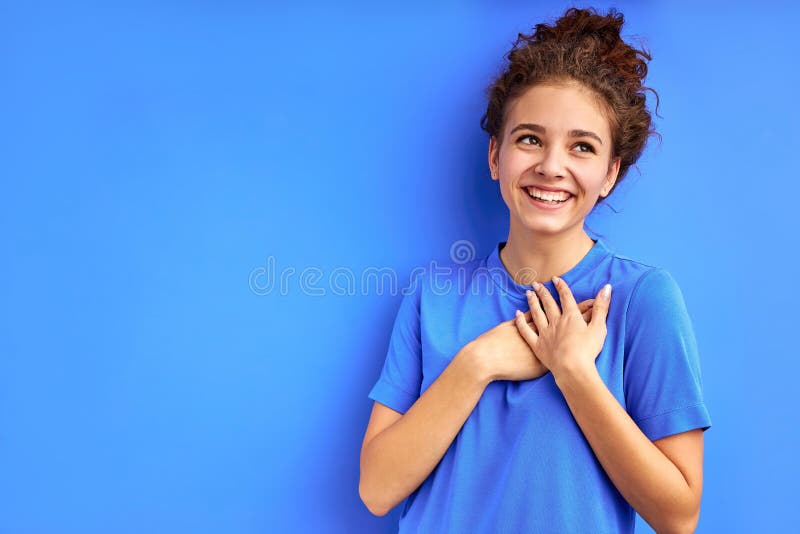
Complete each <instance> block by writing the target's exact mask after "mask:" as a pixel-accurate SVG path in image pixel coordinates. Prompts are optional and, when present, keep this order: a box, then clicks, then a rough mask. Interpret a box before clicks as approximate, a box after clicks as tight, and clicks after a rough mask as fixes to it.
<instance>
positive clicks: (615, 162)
mask: <svg viewBox="0 0 800 534" xmlns="http://www.w3.org/2000/svg"><path fill="white" fill-rule="evenodd" d="M621 162H622V158H621V157H620V156H617V157H615V158H613V159H612V160H611V164H610V165H609V166H608V174H607V175H606V178H605V183H603V188H602V189H601V190H600V196H601V197H602V198H605V197H607V196H608V193H609V192H611V188H612V187H614V184H615V183H616V182H617V175H618V174H619V166H620V163H621Z"/></svg>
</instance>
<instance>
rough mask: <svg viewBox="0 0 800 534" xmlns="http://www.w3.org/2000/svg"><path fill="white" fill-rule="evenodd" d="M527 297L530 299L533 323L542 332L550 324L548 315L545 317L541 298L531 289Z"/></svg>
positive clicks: (529, 304)
mask: <svg viewBox="0 0 800 534" xmlns="http://www.w3.org/2000/svg"><path fill="white" fill-rule="evenodd" d="M525 295H527V297H528V306H530V309H531V320H532V321H533V324H535V325H536V328H537V329H538V331H539V332H541V331H542V329H543V328H546V327H547V325H548V324H549V322H548V320H547V315H545V312H544V310H543V309H542V304H541V303H540V302H539V297H538V296H537V295H536V293H535V292H533V291H531V290H530V289H529V290H527V291H525Z"/></svg>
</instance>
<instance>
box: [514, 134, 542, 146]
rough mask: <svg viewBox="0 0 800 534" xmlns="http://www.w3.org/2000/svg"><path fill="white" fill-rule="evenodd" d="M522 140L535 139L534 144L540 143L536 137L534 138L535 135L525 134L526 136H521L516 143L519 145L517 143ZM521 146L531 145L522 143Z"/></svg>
mask: <svg viewBox="0 0 800 534" xmlns="http://www.w3.org/2000/svg"><path fill="white" fill-rule="evenodd" d="M523 139H536V142H537V143H541V141H540V140H539V138H538V137H536V136H535V135H530V134H526V135H523V136H521V137H518V138H517V142H518V143H519V142H520V141H522V140H523ZM523 144H524V145H530V144H531V143H523Z"/></svg>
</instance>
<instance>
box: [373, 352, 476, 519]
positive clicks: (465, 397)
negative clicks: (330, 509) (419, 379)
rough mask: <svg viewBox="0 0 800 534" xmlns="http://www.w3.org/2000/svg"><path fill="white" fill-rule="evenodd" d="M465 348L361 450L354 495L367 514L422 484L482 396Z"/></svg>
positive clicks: (382, 509)
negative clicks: (358, 474) (359, 469)
mask: <svg viewBox="0 0 800 534" xmlns="http://www.w3.org/2000/svg"><path fill="white" fill-rule="evenodd" d="M468 347H469V346H467V347H465V348H464V349H462V351H461V352H459V353H458V354H457V355H456V356H455V357H454V358H453V361H451V362H450V364H449V365H448V366H447V367H446V368H445V369H444V371H442V373H441V374H440V375H439V377H438V378H437V379H436V380H434V382H433V383H431V385H430V386H428V388H427V389H426V390H425V392H424V393H423V394H422V395H421V396H420V397H419V399H417V401H416V402H415V403H414V404H413V405H412V406H411V407H410V408H409V409H408V411H406V413H405V414H403V417H401V418H400V419H398V420H397V422H395V423H394V424H393V425H391V426H390V427H388V428H386V429H385V430H384V431H383V432H381V433H380V434H378V435H377V436H375V437H374V438H373V439H372V440H371V441H370V442H369V443H368V444H367V446H366V447H365V448H364V451H363V454H362V455H361V480H360V482H359V492H360V493H361V496H362V499H364V501H365V504H366V503H369V509H370V510H371V511H372V512H373V513H376V514H377V515H384V514H386V513H387V512H389V510H391V509H392V508H394V507H395V506H396V505H397V504H398V503H399V502H400V501H402V500H403V499H405V498H406V497H407V496H408V495H410V494H411V493H412V492H413V491H414V490H415V489H417V488H418V487H419V486H420V484H422V482H423V481H424V480H425V478H426V477H427V476H428V475H429V474H430V473H431V471H433V469H434V468H435V467H436V465H437V464H438V463H439V461H440V460H441V458H442V456H444V454H445V452H446V451H447V449H448V448H449V447H450V444H451V443H452V442H453V439H455V437H456V435H457V434H458V432H459V430H460V429H461V427H462V426H463V425H464V421H466V419H467V417H469V414H470V413H471V412H472V410H473V409H474V408H475V405H476V404H477V403H478V401H479V400H480V398H481V395H483V391H484V389H485V388H486V385H487V384H488V383H489V379H488V378H487V377H485V375H484V373H482V372H481V370H480V369H479V368H478V367H477V366H476V365H475V360H474V359H473V357H472V354H471V353H470V352H469V350H468Z"/></svg>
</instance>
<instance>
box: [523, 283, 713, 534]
mask: <svg viewBox="0 0 800 534" xmlns="http://www.w3.org/2000/svg"><path fill="white" fill-rule="evenodd" d="M645 280H647V281H648V282H649V283H648V284H643V283H642V282H643V281H645ZM554 284H555V286H556V289H557V290H558V292H559V294H560V297H561V306H562V307H563V311H562V310H560V309H559V307H558V304H557V303H556V302H555V301H554V300H553V298H552V296H551V295H550V293H549V291H548V290H547V289H546V288H545V287H544V286H540V287H538V288H537V292H538V295H537V294H531V295H529V300H530V303H531V308H532V310H534V312H533V316H534V322H535V323H536V324H537V325H538V327H539V333H538V334H537V333H535V332H533V330H532V329H530V328H529V327H528V325H527V323H526V322H525V321H524V320H522V318H521V316H520V317H519V318H518V326H519V328H520V332H521V333H522V334H523V336H524V337H525V338H526V339H527V340H528V343H529V344H530V345H531V347H532V348H533V349H534V352H535V353H536V355H537V357H538V358H539V359H540V360H541V361H542V363H543V364H544V365H545V366H546V367H548V368H549V369H550V370H551V372H552V373H553V377H554V379H555V381H556V384H557V385H558V387H559V389H560V390H561V392H562V394H563V395H564V399H565V401H566V402H567V405H568V406H569V408H570V411H571V412H572V415H573V417H574V418H575V420H576V422H577V423H578V426H580V428H581V430H582V432H583V434H584V436H585V437H586V440H587V441H588V442H589V445H590V446H591V447H592V450H593V451H594V453H595V456H596V457H597V459H598V461H599V462H600V464H601V465H602V466H603V469H604V470H605V471H606V473H607V474H608V476H609V478H610V479H611V480H612V482H613V483H614V485H615V486H616V487H617V489H618V490H619V492H620V493H621V494H622V495H623V497H625V499H626V500H627V501H628V502H629V503H630V504H631V506H633V507H634V508H635V509H636V511H637V512H639V514H640V515H641V516H642V517H643V518H644V519H645V521H647V522H648V523H649V524H650V525H651V526H652V527H653V528H654V529H656V530H657V531H658V532H666V533H669V532H691V531H693V530H694V528H695V527H696V525H697V520H698V519H699V513H700V498H701V491H702V488H701V486H702V454H703V451H702V445H703V442H702V430H703V429H704V428H709V427H710V424H709V422H710V421H709V418H708V415H707V412H706V410H705V405H704V404H703V402H702V396H701V392H700V384H699V366H698V364H697V358H696V351H695V345H694V337H693V333H692V331H691V324H690V322H689V320H688V314H687V313H686V310H685V306H684V304H683V299H682V296H681V294H680V290H679V288H678V287H677V285H676V284H675V282H674V280H672V278H671V277H670V276H669V274H668V273H667V272H666V271H663V270H654V271H651V273H650V274H648V275H644V276H643V277H642V278H640V280H639V283H637V286H636V288H639V289H641V291H640V292H639V293H638V295H639V298H635V297H636V295H637V292H636V291H637V290H636V288H635V289H634V291H633V296H632V297H631V301H630V303H629V307H628V311H629V312H630V313H629V314H628V315H629V321H630V328H629V332H627V334H628V336H627V337H626V346H627V349H628V352H627V354H626V360H627V361H626V365H625V379H624V380H625V381H626V382H625V385H626V405H627V407H628V410H630V411H631V414H630V415H629V413H628V410H626V408H623V406H622V405H621V404H620V403H619V402H618V401H617V399H616V398H615V397H614V395H613V394H612V393H611V392H610V391H609V389H608V388H607V387H606V385H605V383H604V382H603V380H602V378H601V376H600V374H599V372H598V370H597V367H596V365H595V359H596V358H597V355H598V354H599V353H600V350H601V349H602V346H603V343H604V341H605V337H606V331H607V329H606V317H607V315H608V308H609V304H610V297H611V293H610V285H609V286H608V290H609V291H608V292H607V293H606V292H605V291H601V292H600V293H598V299H596V301H595V305H594V309H593V314H592V319H591V321H590V322H589V324H588V325H585V324H584V322H583V321H580V320H579V319H578V318H577V317H578V311H577V310H576V307H575V301H574V298H573V296H572V292H571V291H570V289H569V287H568V286H567V284H566V283H565V282H564V281H563V280H559V279H554ZM642 288H644V289H642ZM539 300H541V302H542V305H543V306H544V310H545V311H542V310H541V308H540V307H539ZM518 313H519V312H518ZM654 388H658V390H659V392H660V393H659V394H658V395H654V394H652V391H653V389H654ZM633 417H637V418H636V420H634V419H633ZM637 422H638V423H637ZM687 429H691V430H687ZM664 436H667V437H664ZM651 438H653V440H652V441H651ZM656 438H661V439H656ZM662 451H663V452H662Z"/></svg>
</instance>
